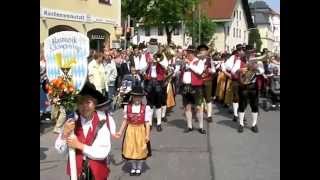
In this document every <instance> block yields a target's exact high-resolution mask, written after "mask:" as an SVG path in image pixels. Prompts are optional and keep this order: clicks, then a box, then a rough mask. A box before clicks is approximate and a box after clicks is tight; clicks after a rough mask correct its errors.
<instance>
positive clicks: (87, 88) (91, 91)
mask: <svg viewBox="0 0 320 180" xmlns="http://www.w3.org/2000/svg"><path fill="white" fill-rule="evenodd" d="M78 95H79V98H80V97H83V96H90V97H92V98H94V99H96V100H97V105H96V107H97V108H99V107H102V106H105V105H107V104H108V101H107V98H106V97H105V96H104V95H103V94H102V93H101V92H99V91H97V90H96V87H95V86H94V85H93V84H92V83H90V82H86V83H85V85H84V86H83V88H82V90H81V91H80V92H79V94H78Z"/></svg>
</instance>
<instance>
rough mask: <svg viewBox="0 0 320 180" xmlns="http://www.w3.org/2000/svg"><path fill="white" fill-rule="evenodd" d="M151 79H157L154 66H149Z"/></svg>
mask: <svg viewBox="0 0 320 180" xmlns="http://www.w3.org/2000/svg"><path fill="white" fill-rule="evenodd" d="M151 77H152V78H157V66H156V65H152V66H151Z"/></svg>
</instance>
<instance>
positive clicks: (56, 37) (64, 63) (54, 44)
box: [44, 31, 89, 91]
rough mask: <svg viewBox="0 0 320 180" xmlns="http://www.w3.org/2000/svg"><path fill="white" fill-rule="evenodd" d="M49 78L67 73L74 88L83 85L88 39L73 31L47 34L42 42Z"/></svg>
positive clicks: (79, 87)
mask: <svg viewBox="0 0 320 180" xmlns="http://www.w3.org/2000/svg"><path fill="white" fill-rule="evenodd" d="M44 55H45V58H46V61H47V75H48V78H49V80H53V79H56V78H57V77H58V76H63V75H68V76H70V77H71V78H72V82H73V84H74V86H75V88H76V90H78V91H80V90H81V89H82V87H83V86H84V83H85V81H86V77H87V73H88V60H87V57H88V56H89V39H88V37H87V36H85V35H83V34H81V33H78V32H74V31H62V32H58V33H55V34H53V35H51V36H49V37H48V38H47V39H46V40H45V42H44Z"/></svg>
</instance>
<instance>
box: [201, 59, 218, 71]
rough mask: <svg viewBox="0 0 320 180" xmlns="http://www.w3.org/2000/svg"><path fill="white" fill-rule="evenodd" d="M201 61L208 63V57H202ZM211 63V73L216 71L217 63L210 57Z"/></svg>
mask: <svg viewBox="0 0 320 180" xmlns="http://www.w3.org/2000/svg"><path fill="white" fill-rule="evenodd" d="M201 61H203V64H206V61H207V59H201ZM210 65H211V68H210V69H211V71H210V73H212V74H214V73H216V66H215V64H214V62H213V60H212V59H210Z"/></svg>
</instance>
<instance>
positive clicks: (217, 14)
mask: <svg viewBox="0 0 320 180" xmlns="http://www.w3.org/2000/svg"><path fill="white" fill-rule="evenodd" d="M235 4H236V0H203V1H202V3H201V8H202V9H203V10H204V11H205V12H206V13H207V16H208V17H209V18H210V19H215V20H219V19H231V17H232V14H233V10H234V6H235Z"/></svg>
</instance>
